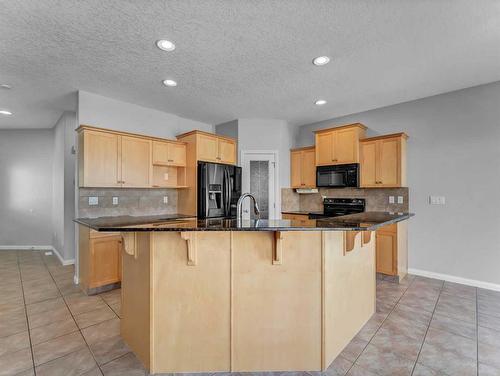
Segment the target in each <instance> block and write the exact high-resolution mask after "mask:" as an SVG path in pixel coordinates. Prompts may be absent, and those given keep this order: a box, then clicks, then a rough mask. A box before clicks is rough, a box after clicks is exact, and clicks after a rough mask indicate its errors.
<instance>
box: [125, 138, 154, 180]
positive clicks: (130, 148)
mask: <svg viewBox="0 0 500 376" xmlns="http://www.w3.org/2000/svg"><path fill="white" fill-rule="evenodd" d="M120 139H121V184H122V187H136V188H145V187H149V186H151V179H150V175H151V140H145V139H142V138H137V137H128V136H120Z"/></svg>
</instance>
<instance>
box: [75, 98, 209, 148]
mask: <svg viewBox="0 0 500 376" xmlns="http://www.w3.org/2000/svg"><path fill="white" fill-rule="evenodd" d="M78 122H79V124H85V125H92V126H95V127H100V128H107V129H114V130H118V131H123V132H132V133H140V134H144V135H148V136H156V137H166V138H171V139H175V136H176V135H178V134H180V133H184V132H188V131H191V130H193V129H199V130H202V131H207V132H213V130H214V127H213V126H212V125H211V124H206V123H202V122H199V121H195V120H190V119H186V118H181V117H179V116H177V115H173V114H169V113H166V112H161V111H158V110H153V109H151V108H146V107H142V106H138V105H135V104H131V103H126V102H122V101H118V100H116V99H112V98H107V97H103V96H101V95H97V94H92V93H89V92H86V91H79V92H78Z"/></svg>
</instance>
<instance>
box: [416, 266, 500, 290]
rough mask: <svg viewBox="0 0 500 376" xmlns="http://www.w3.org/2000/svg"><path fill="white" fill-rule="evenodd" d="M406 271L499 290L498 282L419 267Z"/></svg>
mask: <svg viewBox="0 0 500 376" xmlns="http://www.w3.org/2000/svg"><path fill="white" fill-rule="evenodd" d="M408 273H409V274H414V275H418V276H421V277H428V278H436V279H442V280H443V281H447V282H455V283H461V284H462V285H468V286H473V287H480V288H482V289H487V290H495V291H500V285H499V284H496V283H491V282H483V281H478V280H476V279H469V278H462V277H457V276H454V275H449V274H441V273H434V272H428V271H426V270H419V269H412V268H408Z"/></svg>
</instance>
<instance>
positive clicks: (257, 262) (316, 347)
mask: <svg viewBox="0 0 500 376" xmlns="http://www.w3.org/2000/svg"><path fill="white" fill-rule="evenodd" d="M281 236H282V240H281V241H282V245H281V246H282V263H281V264H276V263H275V264H273V248H274V242H275V234H274V233H273V232H244V231H243V232H233V255H232V256H233V273H232V277H233V289H232V308H233V320H232V328H233V330H232V354H233V359H232V371H314V370H320V368H321V261H322V260H321V254H322V252H321V232H319V231H317V232H306V231H304V232H295V231H293V232H283V233H281Z"/></svg>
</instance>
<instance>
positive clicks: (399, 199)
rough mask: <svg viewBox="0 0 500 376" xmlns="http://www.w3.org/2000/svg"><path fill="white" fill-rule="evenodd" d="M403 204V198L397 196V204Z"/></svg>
mask: <svg viewBox="0 0 500 376" xmlns="http://www.w3.org/2000/svg"><path fill="white" fill-rule="evenodd" d="M403 203H404V199H403V196H398V204H403Z"/></svg>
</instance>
